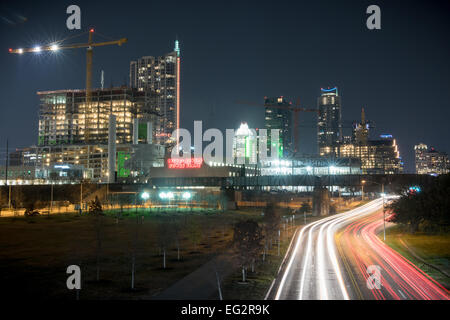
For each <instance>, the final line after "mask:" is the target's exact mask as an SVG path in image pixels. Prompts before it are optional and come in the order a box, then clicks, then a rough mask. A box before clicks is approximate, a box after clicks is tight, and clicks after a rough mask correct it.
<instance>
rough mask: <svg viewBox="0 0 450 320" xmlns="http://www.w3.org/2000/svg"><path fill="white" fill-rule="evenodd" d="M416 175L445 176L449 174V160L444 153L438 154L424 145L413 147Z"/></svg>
mask: <svg viewBox="0 0 450 320" xmlns="http://www.w3.org/2000/svg"><path fill="white" fill-rule="evenodd" d="M414 153H415V158H416V173H417V174H432V175H439V174H446V173H449V172H450V160H449V158H448V155H447V154H446V153H445V152H439V151H437V150H436V149H435V148H433V147H430V148H428V146H427V145H426V144H424V143H420V144H418V145H415V146H414Z"/></svg>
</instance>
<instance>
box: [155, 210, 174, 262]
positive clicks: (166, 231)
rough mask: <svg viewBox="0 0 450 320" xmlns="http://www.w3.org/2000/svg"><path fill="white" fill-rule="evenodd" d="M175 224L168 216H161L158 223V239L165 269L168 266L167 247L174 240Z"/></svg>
mask: <svg viewBox="0 0 450 320" xmlns="http://www.w3.org/2000/svg"><path fill="white" fill-rule="evenodd" d="M173 231H174V229H173V224H172V223H171V221H170V220H169V219H167V218H161V220H160V221H159V223H158V231H157V239H158V245H159V247H160V249H161V252H162V256H163V269H165V268H166V260H167V248H168V247H169V245H170V242H171V241H172V240H173Z"/></svg>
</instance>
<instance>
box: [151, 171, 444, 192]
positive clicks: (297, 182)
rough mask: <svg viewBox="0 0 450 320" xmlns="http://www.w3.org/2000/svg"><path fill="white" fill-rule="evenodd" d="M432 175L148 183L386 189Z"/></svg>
mask: <svg viewBox="0 0 450 320" xmlns="http://www.w3.org/2000/svg"><path fill="white" fill-rule="evenodd" d="M434 179H435V177H433V176H430V175H418V174H386V175H384V174H377V175H362V174H357V175H322V176H315V175H278V176H251V177H170V178H169V177H167V178H152V179H150V181H149V184H150V185H152V186H156V187H159V188H173V187H180V186H183V187H201V186H203V187H221V188H224V189H246V188H247V187H252V188H254V187H256V188H258V187H266V186H272V187H282V186H306V187H326V186H338V187H361V185H362V184H363V181H365V183H364V186H365V187H368V188H371V187H376V186H377V185H379V186H380V185H382V184H384V186H385V187H386V188H388V189H392V188H393V187H394V188H397V187H403V186H409V185H422V186H423V185H427V184H429V183H431V182H432V181H433V180H434ZM378 188H379V187H378Z"/></svg>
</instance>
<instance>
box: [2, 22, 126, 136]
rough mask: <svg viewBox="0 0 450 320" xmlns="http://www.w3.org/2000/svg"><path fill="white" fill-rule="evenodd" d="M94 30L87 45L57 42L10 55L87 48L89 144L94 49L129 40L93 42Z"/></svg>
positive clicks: (86, 114) (86, 128)
mask: <svg viewBox="0 0 450 320" xmlns="http://www.w3.org/2000/svg"><path fill="white" fill-rule="evenodd" d="M93 33H94V29H90V30H89V40H88V42H87V43H75V44H70V45H64V46H60V45H59V44H58V42H55V43H53V44H51V45H48V46H37V47H34V48H19V49H9V53H16V54H22V53H27V52H41V51H59V50H64V49H79V48H87V50H86V107H85V117H84V119H85V129H84V141H85V143H88V142H89V140H90V133H89V131H90V115H91V114H92V109H91V96H92V56H93V48H94V47H102V46H110V45H118V46H121V45H122V44H124V43H126V42H127V41H128V39H127V38H121V39H118V40H111V41H104V42H93V41H92V36H93Z"/></svg>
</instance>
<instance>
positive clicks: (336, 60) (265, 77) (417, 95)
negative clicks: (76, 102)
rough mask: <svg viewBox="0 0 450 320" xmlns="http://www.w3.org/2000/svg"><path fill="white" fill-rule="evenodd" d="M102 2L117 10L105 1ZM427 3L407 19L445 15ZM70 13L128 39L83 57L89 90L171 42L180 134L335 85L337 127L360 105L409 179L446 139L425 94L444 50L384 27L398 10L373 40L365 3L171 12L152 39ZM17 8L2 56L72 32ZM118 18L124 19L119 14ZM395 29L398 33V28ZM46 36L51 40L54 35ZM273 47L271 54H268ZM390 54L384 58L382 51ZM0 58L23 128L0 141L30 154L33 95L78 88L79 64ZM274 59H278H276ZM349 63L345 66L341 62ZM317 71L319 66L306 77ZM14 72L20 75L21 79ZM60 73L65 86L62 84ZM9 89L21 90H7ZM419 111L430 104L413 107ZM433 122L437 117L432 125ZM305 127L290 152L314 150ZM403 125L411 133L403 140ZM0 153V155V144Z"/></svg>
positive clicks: (440, 79)
mask: <svg viewBox="0 0 450 320" xmlns="http://www.w3.org/2000/svg"><path fill="white" fill-rule="evenodd" d="M109 3H110V4H111V5H112V6H117V4H115V3H114V2H109ZM436 4H437V5H435V6H433V7H431V6H428V5H427V4H419V3H415V4H414V5H412V6H410V7H409V9H410V10H413V12H416V13H418V12H419V11H420V12H423V14H424V18H426V19H428V15H427V14H426V13H427V12H429V13H430V17H431V16H432V15H433V14H434V15H435V16H436V15H437V16H438V17H439V16H440V14H441V13H440V12H439V11H442V12H443V11H444V10H439V8H441V9H444V8H445V7H446V4H444V3H442V2H436ZM79 5H80V7H81V8H82V10H83V14H84V15H83V17H84V18H83V28H87V27H89V26H94V27H95V28H96V29H97V30H98V31H99V33H100V34H107V35H108V36H126V37H128V38H129V39H130V40H129V43H127V44H126V45H125V46H123V47H121V48H115V49H111V50H97V51H96V52H95V53H94V72H93V80H94V82H93V83H94V87H100V70H105V87H108V86H109V85H110V84H111V83H112V84H114V85H121V84H123V83H127V82H128V81H127V80H126V79H127V77H128V72H129V70H128V69H129V65H128V64H129V61H132V60H134V59H136V57H140V56H146V55H154V56H160V55H162V54H164V53H166V52H169V51H170V50H171V49H172V47H173V41H174V39H175V38H178V39H179V41H180V45H181V46H182V47H183V56H184V64H183V65H184V66H183V69H182V74H181V79H182V83H181V105H182V107H181V110H182V112H181V121H180V122H181V127H185V128H187V129H191V128H192V126H193V121H194V120H203V121H204V123H205V124H206V125H205V127H206V128H207V127H217V128H220V129H222V130H224V129H225V128H237V127H238V125H239V123H240V122H241V121H247V122H248V123H249V126H250V127H262V126H263V123H264V113H263V112H261V110H258V109H257V108H254V107H253V108H252V107H251V106H249V107H245V108H243V107H242V106H239V105H238V104H236V103H235V101H236V100H240V99H243V98H244V99H247V100H250V101H255V102H261V103H263V97H264V96H280V95H284V96H287V97H289V98H291V97H292V99H296V98H300V101H301V105H302V106H305V107H315V100H316V99H317V96H318V92H319V89H320V87H328V86H337V87H338V88H339V90H340V96H342V100H343V101H342V106H343V107H342V114H343V115H342V118H343V119H344V120H347V121H352V120H356V119H358V118H359V113H360V109H361V107H365V110H366V114H367V118H368V119H370V120H372V121H374V123H375V124H376V128H375V129H374V130H372V132H373V134H374V135H375V136H377V135H379V134H385V133H386V134H393V135H394V136H395V137H396V138H397V142H398V144H399V148H400V154H401V155H402V157H403V159H404V162H405V167H406V171H407V172H413V171H414V149H413V146H414V145H415V144H417V143H419V142H421V141H423V142H425V143H427V144H433V145H436V146H437V148H439V149H440V150H443V151H448V150H449V145H448V144H449V142H448V141H447V139H446V130H445V119H446V118H448V116H447V114H448V112H449V111H448V108H445V101H444V102H442V101H441V99H437V97H436V96H437V95H436V94H435V92H439V91H442V90H445V88H447V87H448V85H449V83H450V81H449V78H448V75H446V74H442V73H439V70H442V68H444V70H445V69H446V68H447V69H448V68H449V62H448V61H447V60H446V59H444V58H445V56H446V53H447V52H448V44H446V43H442V42H439V43H438V42H437V38H436V37H437V36H436V35H434V36H433V34H437V33H436V31H437V29H436V28H437V27H438V26H439V24H434V25H433V24H430V25H427V26H424V24H421V25H420V27H419V26H417V27H416V26H414V25H413V24H411V23H412V22H413V15H404V14H403V15H400V16H399V17H398V19H396V20H395V21H394V20H393V19H390V17H392V16H393V15H394V14H395V15H396V17H397V15H399V13H400V12H401V9H402V7H401V5H399V4H389V3H384V2H381V3H380V4H379V5H380V7H381V8H382V10H383V18H384V19H383V28H382V30H380V31H374V32H373V33H371V32H370V31H368V30H367V29H366V28H365V25H364V23H363V22H364V21H365V17H366V15H365V10H364V8H365V6H366V3H365V2H364V1H363V2H361V4H358V5H354V6H350V5H349V3H348V2H343V3H342V4H341V5H340V6H337V5H336V4H330V3H328V2H326V1H321V2H320V3H319V4H296V5H292V4H286V3H280V4H279V5H277V6H274V5H273V4H272V5H267V4H262V5H261V6H260V7H258V9H257V10H256V12H254V11H252V10H237V9H247V8H249V7H250V4H248V3H244V4H240V5H238V4H236V3H231V4H230V6H227V7H226V8H222V9H223V10H228V11H229V12H230V14H231V15H232V16H233V17H234V18H236V19H233V21H234V23H232V22H231V19H230V20H228V19H223V18H220V19H216V20H215V21H214V17H215V12H216V11H217V10H218V9H220V6H219V5H218V4H199V3H194V4H191V5H189V6H186V5H185V4H176V5H177V6H186V10H188V11H189V12H195V10H196V9H198V8H199V7H201V6H202V5H203V6H205V9H208V10H209V11H210V13H209V14H208V15H204V14H201V13H199V12H197V13H196V14H197V17H198V18H199V20H198V21H199V22H198V23H194V22H192V21H191V20H190V19H187V18H186V17H184V16H183V15H182V14H180V13H179V12H182V10H177V13H176V15H177V17H176V18H174V19H173V20H172V21H171V22H172V23H171V24H170V25H169V27H166V28H163V29H161V30H159V31H158V32H156V31H155V32H153V31H148V30H147V31H145V30H141V29H139V28H137V27H136V26H134V25H133V23H128V25H130V26H126V27H124V26H122V25H121V26H114V25H112V24H111V20H114V19H108V20H109V21H105V20H104V18H99V19H97V18H98V17H96V16H95V15H94V13H93V12H94V11H95V8H97V7H98V6H100V4H88V3H83V2H80V4H79ZM174 5H175V4H174ZM21 7H23V6H22V5H21V4H12V3H9V4H4V5H2V16H4V17H8V14H10V15H11V12H12V13H14V12H16V13H21V14H23V15H25V16H27V18H28V21H27V22H26V23H23V24H15V25H13V24H8V23H3V24H2V27H1V28H2V29H3V30H5V31H8V32H2V38H3V39H2V40H3V43H7V44H8V47H20V46H27V45H30V46H31V45H33V44H35V43H46V42H48V40H49V39H50V38H52V37H48V36H43V35H44V34H45V35H46V34H54V36H53V38H63V37H65V36H68V35H73V34H74V33H75V32H68V31H67V30H64V28H63V27H58V25H62V26H64V25H63V22H64V21H65V18H66V15H65V14H64V9H65V7H64V5H63V4H61V5H58V4H55V5H54V6H53V7H52V8H51V9H49V11H50V12H48V16H54V17H55V21H51V19H50V20H49V19H47V20H45V21H40V20H39V19H38V17H39V15H42V14H43V11H42V10H44V8H38V9H37V10H36V11H35V12H33V13H31V12H30V11H26V10H25V11H23V10H21ZM156 9H157V7H155V8H154V10H156ZM290 9H292V10H291V11H293V12H296V13H298V17H297V19H294V18H295V17H296V16H294V13H289V11H290ZM27 10H29V9H27ZM45 10H47V9H45ZM271 10H275V12H283V13H286V21H288V22H287V24H288V25H289V24H290V25H291V27H290V28H288V27H284V26H280V25H277V24H276V22H274V21H272V22H271V21H270V19H269V17H270V16H271V14H270V12H271ZM241 11H242V12H241ZM244 11H245V13H243V12H244ZM121 13H122V14H124V15H126V16H128V15H129V14H130V9H129V8H127V9H125V12H121ZM306 13H308V14H309V15H312V17H317V15H321V14H322V15H324V17H325V18H328V19H329V20H326V19H325V18H324V20H322V21H321V23H322V25H321V28H322V29H323V30H327V29H329V28H330V27H331V26H332V25H335V26H336V30H335V32H334V33H335V34H334V35H333V36H332V37H330V38H329V39H327V40H326V41H324V43H322V42H321V41H319V40H317V39H318V38H317V36H318V35H321V36H322V37H326V33H323V32H320V30H315V28H314V27H318V26H319V25H318V24H317V23H314V22H313V21H309V20H314V19H312V17H310V18H308V17H307V14H306ZM338 15H344V16H345V17H349V19H347V22H346V23H344V22H340V20H337V19H336V16H338ZM221 17H222V16H221ZM250 17H252V18H254V19H253V20H252V23H248V22H246V18H250ZM257 17H260V19H258V18H257ZM440 17H443V16H440ZM109 18H111V17H109ZM255 18H256V19H255ZM429 19H431V18H429ZM344 20H345V19H344ZM277 21H278V20H277ZM302 21H303V22H302ZM306 21H308V22H309V23H310V24H311V23H312V26H310V27H308V28H307V29H308V30H304V28H303V29H302V28H301V26H302V25H303V23H306ZM438 21H440V22H439V23H440V24H441V25H440V29H439V30H440V31H442V28H444V29H445V28H447V29H448V27H449V26H448V22H444V21H443V20H439V19H438ZM157 22H159V23H160V22H161V21H157ZM157 22H154V23H157ZM206 25H208V26H210V27H209V28H208V30H206V28H203V26H206ZM406 25H407V26H408V27H409V30H406V29H405V26H406ZM149 26H150V25H149ZM30 27H32V28H30ZM33 27H36V30H35V31H32V30H33ZM352 28H354V30H353V29H352ZM150 29H151V28H149V30H150ZM350 29H352V30H350ZM180 30H181V31H180ZM238 30H241V31H239V32H238ZM149 32H150V35H151V41H148V40H147V41H146V42H145V43H142V41H141V40H140V39H139V37H143V35H144V34H148V33H149ZM296 32H297V33H299V34H296ZM405 32H406V33H405ZM414 32H415V36H416V37H419V38H421V37H427V39H428V40H426V41H427V42H426V43H427V44H428V45H429V47H428V49H427V48H422V49H421V50H412V51H411V50H410V49H414V48H411V47H410V46H411V44H410V43H405V42H403V45H404V46H403V45H402V43H401V41H400V40H401V39H403V37H405V36H410V34H412V33H414ZM57 34H59V35H61V36H56V35H57ZM251 34H252V35H251ZM336 34H337V35H338V37H337V38H336ZM430 34H431V36H430ZM63 35H64V36H63ZM53 38H52V39H53ZM147 38H148V36H147ZM325 39H326V38H325ZM352 39H353V40H352ZM421 39H422V38H421ZM299 40H301V41H299ZM327 41H328V42H329V41H332V43H333V46H336V47H337V48H339V50H337V52H334V53H332V54H331V57H332V59H331V58H327V59H323V58H324V56H325V54H323V55H321V54H320V49H326V48H329V47H330V44H326V42H327ZM399 41H400V42H399ZM424 41H425V40H424ZM276 42H278V43H280V45H279V46H275V45H273V43H276ZM299 42H302V43H304V45H303V46H302V48H305V49H304V50H299V49H301V48H300V43H299ZM357 43H358V44H357ZM364 46H367V48H364ZM313 47H315V49H313ZM279 48H282V50H279ZM389 48H390V49H391V50H392V51H393V52H391V53H389V52H388V51H387V50H388V49H389ZM350 49H356V50H350ZM394 49H395V50H394ZM416 49H417V48H416ZM239 53H240V54H239ZM1 54H2V55H3V56H2V62H3V67H4V70H5V73H6V74H10V75H12V76H11V78H7V79H5V78H3V80H2V82H1V85H2V88H4V89H3V90H4V93H5V95H6V97H7V98H8V99H5V101H7V100H9V103H8V104H5V105H4V108H2V111H1V116H2V118H3V119H17V118H18V117H20V121H21V123H22V124H23V127H25V128H29V129H27V130H23V129H21V128H20V126H17V125H16V124H14V122H13V121H5V122H4V123H3V125H2V128H1V129H0V130H2V131H1V134H2V136H4V137H6V136H8V138H9V140H10V147H11V148H14V147H26V146H28V145H32V144H36V143H37V141H36V140H37V138H36V137H37V134H36V133H37V125H36V123H37V110H38V100H37V98H36V91H40V90H57V89H71V88H83V87H84V76H85V75H84V68H83V67H80V66H84V65H85V61H84V59H85V58H84V54H82V53H81V52H64V53H63V54H62V55H60V56H57V57H55V56H52V55H50V54H42V55H40V56H31V55H30V56H27V57H26V56H25V55H24V56H21V57H17V56H11V55H9V56H8V52H7V48H5V50H4V52H3V51H2V53H1ZM314 54H317V56H314ZM402 54H403V57H401V56H402ZM405 54H406V55H405ZM430 55H432V56H430ZM272 56H273V57H275V59H272V58H271V57H272ZM377 57H378V58H377ZM380 58H382V59H380ZM424 58H427V59H425V66H426V67H425V68H424V67H423V66H422V67H419V64H418V63H419V62H420V61H423V59H424ZM283 59H284V60H285V61H281V60H283ZM349 59H353V60H355V61H354V62H353V63H350V61H349ZM422 63H423V62H422ZM288 64H289V65H291V68H290V69H286V68H287V65H288ZM308 64H309V65H310V66H308ZM319 66H321V68H320V69H317V68H318V67H319ZM367 66H368V67H367ZM414 66H416V67H417V68H414ZM369 67H370V68H369ZM389 69H392V70H389ZM23 70H27V71H29V72H27V73H26V74H25V75H24V74H21V72H22V71H23ZM242 70H245V71H242ZM317 70H320V72H317ZM345 70H348V71H345ZM433 72H434V73H433ZM48 74H50V75H48ZM67 74H70V75H71V77H67ZM258 78H259V79H258ZM124 79H125V80H124ZM280 79H282V81H280ZM111 80H112V81H111ZM19 85H20V86H21V89H20V90H19V89H17V88H18V87H19ZM19 92H20V94H19ZM410 92H414V94H411V93H410ZM424 103H426V104H429V105H428V106H427V107H426V108H423V107H422V106H423V104H424ZM18 111H19V112H18ZM230 111H231V112H230ZM387 114H389V116H388V117H387V116H386V115H387ZM437 114H439V115H440V116H439V117H436V115H437ZM418 121H421V124H422V126H421V127H417V125H416V123H417V122H418ZM314 122H315V115H313V114H302V115H301V121H300V126H301V127H300V130H301V131H300V132H301V133H300V153H314V152H316V150H315V149H316V137H315V136H316V134H315V130H316V128H315V127H314V125H311V124H314ZM413 122H414V127H415V130H414V131H411V130H410V126H411V125H413ZM431 129H433V130H431ZM4 143H5V142H2V144H4ZM0 148H1V149H2V150H3V149H4V146H0Z"/></svg>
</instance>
